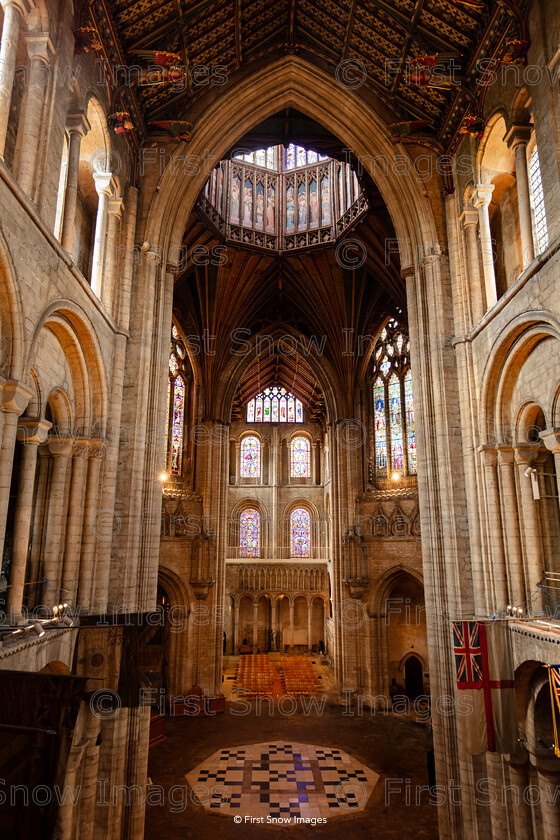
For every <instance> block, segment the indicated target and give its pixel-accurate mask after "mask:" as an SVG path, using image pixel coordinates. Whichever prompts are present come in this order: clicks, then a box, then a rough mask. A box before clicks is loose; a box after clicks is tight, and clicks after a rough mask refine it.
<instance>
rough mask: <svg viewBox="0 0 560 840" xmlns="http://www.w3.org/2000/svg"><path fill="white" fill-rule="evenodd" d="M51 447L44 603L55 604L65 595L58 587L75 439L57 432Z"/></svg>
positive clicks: (44, 558)
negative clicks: (58, 435)
mask: <svg viewBox="0 0 560 840" xmlns="http://www.w3.org/2000/svg"><path fill="white" fill-rule="evenodd" d="M48 447H49V452H50V454H51V457H52V460H53V466H52V472H51V480H50V483H49V488H48V494H49V495H48V513H47V522H46V536H45V550H44V553H43V577H44V578H46V585H45V596H44V604H45V605H46V606H47V607H51V606H53V605H54V604H55V603H58V601H57V600H56V599H57V598H60V597H61V595H62V593H61V592H60V591H58V590H60V589H61V557H62V537H63V533H62V531H63V523H64V517H65V514H66V510H67V505H66V503H65V496H66V478H67V473H68V463H69V461H70V458H71V456H72V440H71V439H70V438H59V437H55V436H53V437H52V438H50V439H49V441H48Z"/></svg>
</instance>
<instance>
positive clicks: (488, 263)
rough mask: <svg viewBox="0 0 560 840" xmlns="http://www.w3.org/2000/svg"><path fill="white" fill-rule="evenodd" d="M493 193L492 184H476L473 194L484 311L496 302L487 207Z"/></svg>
mask: <svg viewBox="0 0 560 840" xmlns="http://www.w3.org/2000/svg"><path fill="white" fill-rule="evenodd" d="M493 192H494V185H493V184H478V186H477V188H476V191H475V193H474V194H473V204H474V206H475V207H476V208H477V209H478V222H479V226H480V247H481V250H482V268H483V271H484V288H485V291H486V309H491V308H492V307H493V306H494V304H495V303H496V301H497V300H498V298H497V294H496V275H495V273H494V253H493V250H492V233H491V231H490V215H489V213H488V206H489V204H490V202H491V200H492V193H493Z"/></svg>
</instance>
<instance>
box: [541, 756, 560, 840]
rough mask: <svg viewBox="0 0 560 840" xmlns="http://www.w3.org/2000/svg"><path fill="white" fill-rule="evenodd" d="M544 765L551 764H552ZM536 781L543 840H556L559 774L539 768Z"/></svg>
mask: <svg viewBox="0 0 560 840" xmlns="http://www.w3.org/2000/svg"><path fill="white" fill-rule="evenodd" d="M543 763H544V762H543ZM546 763H547V764H551V763H552V762H546ZM537 779H538V782H539V790H540V793H541V797H540V800H541V802H540V804H541V814H542V832H543V833H542V836H543V840H558V838H559V837H560V805H559V804H558V790H559V788H560V774H559V773H555V772H553V771H549V770H548V769H546V770H545V769H541V768H540V767H539V768H538V769H537Z"/></svg>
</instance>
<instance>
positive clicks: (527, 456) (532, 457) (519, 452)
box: [515, 443, 541, 466]
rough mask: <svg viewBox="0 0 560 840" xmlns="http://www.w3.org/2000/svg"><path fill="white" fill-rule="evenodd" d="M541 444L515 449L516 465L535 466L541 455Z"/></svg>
mask: <svg viewBox="0 0 560 840" xmlns="http://www.w3.org/2000/svg"><path fill="white" fill-rule="evenodd" d="M540 448H541V447H540V444H538V443H536V444H526V445H525V446H516V447H515V463H516V464H520V465H521V466H533V465H534V464H535V462H536V460H537V458H538V456H539V454H540Z"/></svg>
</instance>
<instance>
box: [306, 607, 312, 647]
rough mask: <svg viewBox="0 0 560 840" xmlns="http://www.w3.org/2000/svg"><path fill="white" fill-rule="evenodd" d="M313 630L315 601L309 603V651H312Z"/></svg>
mask: <svg viewBox="0 0 560 840" xmlns="http://www.w3.org/2000/svg"><path fill="white" fill-rule="evenodd" d="M312 630H313V601H308V602H307V650H309V651H310V650H311V647H312V644H311V636H312Z"/></svg>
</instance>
